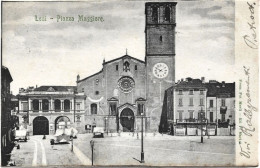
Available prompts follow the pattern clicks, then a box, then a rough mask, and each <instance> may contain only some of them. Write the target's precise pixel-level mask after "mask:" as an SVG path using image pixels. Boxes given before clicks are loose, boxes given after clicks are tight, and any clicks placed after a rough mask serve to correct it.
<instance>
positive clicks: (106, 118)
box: [105, 117, 108, 135]
mask: <svg viewBox="0 0 260 168" xmlns="http://www.w3.org/2000/svg"><path fill="white" fill-rule="evenodd" d="M105 120H106V131H107V135H108V122H107V120H108V117H105Z"/></svg>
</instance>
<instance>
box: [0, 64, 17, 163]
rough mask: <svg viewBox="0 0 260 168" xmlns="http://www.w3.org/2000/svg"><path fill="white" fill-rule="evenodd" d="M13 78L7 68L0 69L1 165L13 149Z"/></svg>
mask: <svg viewBox="0 0 260 168" xmlns="http://www.w3.org/2000/svg"><path fill="white" fill-rule="evenodd" d="M12 81H13V78H12V76H11V74H10V72H9V69H8V68H7V67H4V66H2V67H1V165H3V166H4V165H6V164H7V161H8V154H10V152H11V151H12V149H13V146H14V143H13V141H14V139H13V136H14V135H13V131H12V130H13V128H14V126H15V125H14V121H13V120H12V117H11V92H10V84H11V82H12Z"/></svg>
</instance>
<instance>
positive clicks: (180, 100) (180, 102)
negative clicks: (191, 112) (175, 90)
mask: <svg viewBox="0 0 260 168" xmlns="http://www.w3.org/2000/svg"><path fill="white" fill-rule="evenodd" d="M179 106H182V98H179Z"/></svg>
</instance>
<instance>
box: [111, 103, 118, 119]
mask: <svg viewBox="0 0 260 168" xmlns="http://www.w3.org/2000/svg"><path fill="white" fill-rule="evenodd" d="M116 111H117V106H116V103H110V105H109V114H110V115H113V116H115V115H116V114H117V112H116Z"/></svg>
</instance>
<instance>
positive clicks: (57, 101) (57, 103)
mask: <svg viewBox="0 0 260 168" xmlns="http://www.w3.org/2000/svg"><path fill="white" fill-rule="evenodd" d="M60 105H61V102H60V100H59V99H56V100H55V101H54V108H55V111H56V112H59V111H60V110H61V106H60Z"/></svg>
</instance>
